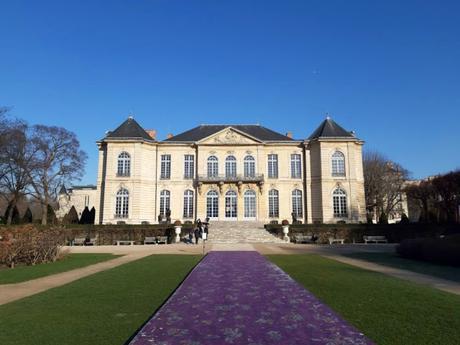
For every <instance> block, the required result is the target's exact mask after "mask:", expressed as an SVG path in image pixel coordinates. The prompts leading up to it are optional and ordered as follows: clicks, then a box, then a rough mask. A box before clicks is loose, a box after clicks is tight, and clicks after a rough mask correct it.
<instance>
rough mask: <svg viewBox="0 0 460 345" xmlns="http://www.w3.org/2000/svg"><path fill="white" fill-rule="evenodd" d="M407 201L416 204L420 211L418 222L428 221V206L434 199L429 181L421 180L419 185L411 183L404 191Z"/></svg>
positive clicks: (433, 192)
mask: <svg viewBox="0 0 460 345" xmlns="http://www.w3.org/2000/svg"><path fill="white" fill-rule="evenodd" d="M404 191H405V193H406V195H407V197H408V199H410V200H414V201H416V202H417V203H418V207H420V210H421V216H420V221H422V222H429V221H430V204H432V202H433V200H434V198H435V191H434V188H433V185H432V183H431V181H429V180H423V181H421V182H420V183H413V184H409V185H408V186H406V188H405V189H404Z"/></svg>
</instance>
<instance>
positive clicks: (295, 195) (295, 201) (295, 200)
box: [292, 189, 303, 218]
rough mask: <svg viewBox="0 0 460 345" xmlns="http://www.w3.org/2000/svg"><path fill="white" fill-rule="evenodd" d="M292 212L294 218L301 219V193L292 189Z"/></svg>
mask: <svg viewBox="0 0 460 345" xmlns="http://www.w3.org/2000/svg"><path fill="white" fill-rule="evenodd" d="M292 212H293V213H294V215H295V216H296V218H302V217H303V207H302V191H301V190H299V189H294V190H293V191H292Z"/></svg>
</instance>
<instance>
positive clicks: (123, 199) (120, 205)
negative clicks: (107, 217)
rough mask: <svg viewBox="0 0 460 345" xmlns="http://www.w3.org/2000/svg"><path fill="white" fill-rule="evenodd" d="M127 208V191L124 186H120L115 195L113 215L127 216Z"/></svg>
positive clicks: (117, 216)
mask: <svg viewBox="0 0 460 345" xmlns="http://www.w3.org/2000/svg"><path fill="white" fill-rule="evenodd" d="M128 210H129V192H128V190H127V189H125V188H121V189H120V190H119V191H118V193H117V197H116V202H115V217H116V218H128Z"/></svg>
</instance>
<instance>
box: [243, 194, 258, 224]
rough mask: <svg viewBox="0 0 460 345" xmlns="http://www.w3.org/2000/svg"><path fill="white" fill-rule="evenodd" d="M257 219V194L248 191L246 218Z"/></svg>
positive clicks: (245, 203) (245, 196)
mask: <svg viewBox="0 0 460 345" xmlns="http://www.w3.org/2000/svg"><path fill="white" fill-rule="evenodd" d="M255 217H256V192H254V191H253V190H251V189H248V190H247V191H246V192H244V218H255Z"/></svg>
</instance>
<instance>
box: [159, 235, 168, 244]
mask: <svg viewBox="0 0 460 345" xmlns="http://www.w3.org/2000/svg"><path fill="white" fill-rule="evenodd" d="M157 243H158V244H161V243H163V244H167V243H168V236H157Z"/></svg>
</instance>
